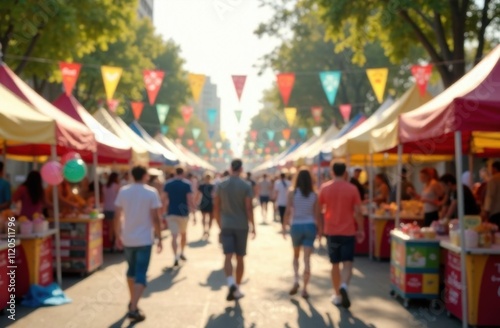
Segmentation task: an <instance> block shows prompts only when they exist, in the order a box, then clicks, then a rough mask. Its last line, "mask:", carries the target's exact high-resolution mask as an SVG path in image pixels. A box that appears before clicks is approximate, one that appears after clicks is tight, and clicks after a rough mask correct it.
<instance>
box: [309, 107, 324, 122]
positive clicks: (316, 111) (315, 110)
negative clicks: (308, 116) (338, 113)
mask: <svg viewBox="0 0 500 328" xmlns="http://www.w3.org/2000/svg"><path fill="white" fill-rule="evenodd" d="M311 113H312V117H313V119H314V122H316V123H319V122H320V121H321V115H322V113H323V107H312V108H311Z"/></svg>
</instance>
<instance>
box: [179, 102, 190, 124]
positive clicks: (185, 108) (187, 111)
mask: <svg viewBox="0 0 500 328" xmlns="http://www.w3.org/2000/svg"><path fill="white" fill-rule="evenodd" d="M181 112H182V118H183V119H184V122H185V123H186V124H188V123H189V121H190V120H191V116H192V115H193V107H190V106H182V108H181Z"/></svg>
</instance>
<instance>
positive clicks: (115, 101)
mask: <svg viewBox="0 0 500 328" xmlns="http://www.w3.org/2000/svg"><path fill="white" fill-rule="evenodd" d="M107 102H108V109H109V111H110V112H113V113H115V112H116V109H117V108H118V104H119V103H120V101H119V100H118V99H110V100H108V101H107Z"/></svg>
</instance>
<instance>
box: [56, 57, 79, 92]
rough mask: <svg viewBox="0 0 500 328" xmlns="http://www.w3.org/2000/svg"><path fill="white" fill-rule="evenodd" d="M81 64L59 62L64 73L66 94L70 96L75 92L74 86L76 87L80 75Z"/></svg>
mask: <svg viewBox="0 0 500 328" xmlns="http://www.w3.org/2000/svg"><path fill="white" fill-rule="evenodd" d="M81 67H82V65H81V64H78V63H63V62H60V63H59V69H60V70H61V74H62V82H63V85H64V91H65V92H66V95H67V96H68V97H69V96H70V95H71V93H72V92H73V88H74V87H75V84H76V80H78V75H80V68H81Z"/></svg>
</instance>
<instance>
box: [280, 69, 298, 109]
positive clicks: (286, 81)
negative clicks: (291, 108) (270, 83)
mask: <svg viewBox="0 0 500 328" xmlns="http://www.w3.org/2000/svg"><path fill="white" fill-rule="evenodd" d="M277 78H278V90H279V91H280V94H281V98H282V99H283V103H284V104H285V106H287V105H288V101H289V100H290V95H291V94H292V89H293V85H294V83H295V74H294V73H280V74H278V75H277Z"/></svg>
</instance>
